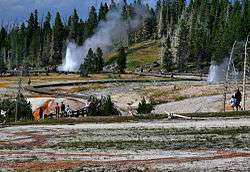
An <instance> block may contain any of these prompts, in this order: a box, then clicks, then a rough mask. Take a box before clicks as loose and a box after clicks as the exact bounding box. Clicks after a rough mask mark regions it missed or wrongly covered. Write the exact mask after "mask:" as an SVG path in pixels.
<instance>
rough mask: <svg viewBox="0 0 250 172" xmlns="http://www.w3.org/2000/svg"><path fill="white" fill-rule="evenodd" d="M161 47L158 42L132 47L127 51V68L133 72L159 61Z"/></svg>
mask: <svg viewBox="0 0 250 172" xmlns="http://www.w3.org/2000/svg"><path fill="white" fill-rule="evenodd" d="M160 52H161V47H160V43H159V42H154V41H152V42H146V43H139V44H135V45H133V47H131V48H130V50H129V51H128V56H127V68H128V70H134V69H136V68H138V67H140V66H145V65H147V64H152V63H153V62H155V61H157V60H159V59H160V57H159V56H160Z"/></svg>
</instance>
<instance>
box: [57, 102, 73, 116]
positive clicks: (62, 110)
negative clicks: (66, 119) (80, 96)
mask: <svg viewBox="0 0 250 172" xmlns="http://www.w3.org/2000/svg"><path fill="white" fill-rule="evenodd" d="M55 112H56V117H57V118H59V116H60V115H61V116H71V115H72V109H71V108H70V106H69V105H67V106H65V104H64V103H63V102H61V105H60V106H59V103H56V106H55Z"/></svg>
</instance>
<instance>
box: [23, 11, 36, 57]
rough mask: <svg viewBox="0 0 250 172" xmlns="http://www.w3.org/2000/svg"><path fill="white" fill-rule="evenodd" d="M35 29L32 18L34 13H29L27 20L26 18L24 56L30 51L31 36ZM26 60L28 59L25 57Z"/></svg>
mask: <svg viewBox="0 0 250 172" xmlns="http://www.w3.org/2000/svg"><path fill="white" fill-rule="evenodd" d="M34 31H35V18H34V14H33V13H31V14H30V17H29V20H28V27H27V33H26V41H25V42H26V57H27V56H28V55H29V53H30V44H31V41H32V36H33V34H34ZM26 61H28V59H26Z"/></svg>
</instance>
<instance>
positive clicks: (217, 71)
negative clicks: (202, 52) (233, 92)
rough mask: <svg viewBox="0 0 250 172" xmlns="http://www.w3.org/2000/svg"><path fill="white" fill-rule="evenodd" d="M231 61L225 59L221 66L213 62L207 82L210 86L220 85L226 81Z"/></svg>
mask: <svg viewBox="0 0 250 172" xmlns="http://www.w3.org/2000/svg"><path fill="white" fill-rule="evenodd" d="M228 61H229V59H227V58H225V59H224V60H223V62H222V63H221V64H216V63H214V62H212V64H211V66H210V69H209V75H208V79H207V82H208V83H210V84H215V83H220V82H224V81H225V77H226V72H227V67H228Z"/></svg>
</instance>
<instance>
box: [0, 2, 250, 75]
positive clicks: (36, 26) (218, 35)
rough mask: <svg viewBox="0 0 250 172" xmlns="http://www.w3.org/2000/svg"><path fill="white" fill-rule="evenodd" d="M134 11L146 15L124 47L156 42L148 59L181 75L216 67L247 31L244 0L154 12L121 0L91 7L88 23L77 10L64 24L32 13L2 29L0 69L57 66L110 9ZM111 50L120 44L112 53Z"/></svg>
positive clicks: (175, 5)
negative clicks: (138, 9)
mask: <svg viewBox="0 0 250 172" xmlns="http://www.w3.org/2000/svg"><path fill="white" fill-rule="evenodd" d="M137 6H142V7H143V8H144V9H146V10H147V16H146V17H145V18H144V21H143V24H142V26H141V27H139V28H138V29H136V30H132V29H131V31H129V36H128V44H127V46H128V47H131V46H132V45H133V46H136V45H138V44H140V43H141V42H145V41H151V42H156V47H159V43H160V47H161V48H157V50H159V51H160V52H159V53H154V54H153V55H152V57H154V58H155V59H161V66H162V67H163V68H164V69H165V70H167V71H171V70H178V71H180V72H185V71H187V70H189V66H192V67H193V68H196V69H198V70H202V69H203V68H204V67H206V66H208V65H209V64H210V62H211V61H216V62H218V63H219V62H221V61H222V60H223V59H224V58H225V57H228V55H229V52H230V49H231V47H232V45H233V43H234V41H235V40H245V39H246V36H247V35H248V33H249V32H250V1H249V0H235V1H233V2H231V1H229V0H191V2H189V3H188V4H187V2H186V1H185V0H158V2H157V5H156V7H150V6H149V5H147V4H143V3H142V2H141V1H140V0H137V1H136V2H134V3H132V4H128V3H127V2H126V0H124V4H123V5H122V7H121V5H118V4H116V3H115V2H114V1H112V2H111V3H110V4H106V3H101V4H100V7H99V8H98V9H99V10H97V9H96V8H95V7H94V6H92V7H91V8H90V10H89V15H88V18H87V20H83V19H81V18H79V16H78V13H79V12H80V11H76V10H74V11H73V12H72V15H71V16H69V17H68V19H67V20H63V19H62V17H61V15H60V13H59V12H58V13H57V14H56V16H55V17H52V16H51V14H50V13H49V12H48V14H47V16H46V17H45V18H42V17H41V16H40V17H39V12H38V11H37V10H35V11H33V12H32V13H31V14H30V16H29V18H28V19H27V21H26V22H24V23H21V24H19V23H14V24H12V25H3V26H1V32H0V68H1V70H4V69H7V68H8V69H13V68H15V67H18V66H20V65H23V66H32V67H35V68H43V67H48V66H58V65H60V64H62V61H63V58H64V56H65V51H66V47H67V43H68V42H75V43H77V44H78V45H79V46H80V45H83V43H84V42H85V40H87V39H88V38H90V37H92V36H93V35H94V34H95V32H96V29H97V28H98V24H99V23H100V22H102V21H105V20H106V15H107V13H108V12H109V11H110V10H112V9H114V8H122V10H121V11H122V12H121V14H120V15H122V18H123V20H125V21H126V20H129V19H131V18H133V17H134V14H135V12H136V7H137ZM52 19H53V21H52ZM128 29H129V28H128ZM114 44H115V43H114ZM116 48H117V49H118V48H119V45H116V46H114V50H113V51H115V49H116ZM131 50H132V51H133V49H131ZM137 51H138V50H137ZM131 54H132V55H131ZM128 56H129V63H130V64H129V67H131V65H132V67H131V68H133V61H134V62H135V64H136V62H137V61H140V60H137V59H136V58H137V55H134V56H133V52H128ZM155 56H158V57H155ZM150 57H151V56H148V57H147V58H150ZM133 58H135V59H133ZM142 59H143V58H142ZM149 61H150V60H149ZM131 62H132V63H131ZM139 65H143V62H141V61H140V62H139ZM135 66H136V65H135Z"/></svg>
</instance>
